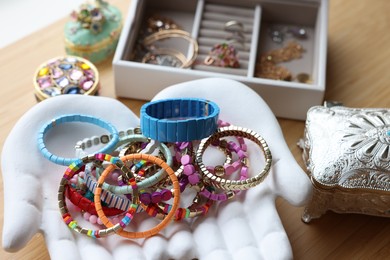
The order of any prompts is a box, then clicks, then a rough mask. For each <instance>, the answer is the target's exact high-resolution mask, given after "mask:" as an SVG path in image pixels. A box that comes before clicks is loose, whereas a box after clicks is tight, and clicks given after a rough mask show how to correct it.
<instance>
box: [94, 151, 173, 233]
mask: <svg viewBox="0 0 390 260" xmlns="http://www.w3.org/2000/svg"><path fill="white" fill-rule="evenodd" d="M120 159H121V161H122V162H123V163H126V162H128V161H137V160H145V161H148V162H151V163H154V164H156V165H157V166H159V167H161V168H162V169H164V170H165V171H166V172H167V173H168V176H169V178H170V179H171V181H172V186H173V194H174V196H173V204H172V208H171V210H170V211H169V212H168V214H167V215H166V217H165V218H164V219H163V220H162V221H161V222H160V223H159V224H158V225H157V226H155V227H154V228H151V229H149V230H147V231H139V232H129V231H125V230H116V231H115V232H116V233H117V234H118V235H120V236H122V237H126V238H146V237H151V236H153V235H156V234H158V233H159V232H160V231H161V230H162V229H164V228H165V227H166V226H167V225H168V224H169V222H170V221H171V220H172V219H173V217H174V215H175V212H176V210H177V208H178V207H179V201H180V186H179V181H178V179H177V177H176V175H175V172H174V171H173V169H172V168H171V167H169V165H168V164H166V163H165V162H164V161H163V160H161V159H160V158H157V157H155V156H153V155H149V154H129V155H126V156H123V157H121V158H120ZM117 167H118V165H115V164H110V165H108V166H107V168H106V169H105V170H104V171H103V173H102V174H101V175H100V178H99V180H98V182H97V187H96V190H95V197H94V201H95V208H96V211H97V213H98V216H99V218H100V220H101V221H102V222H103V224H104V225H105V226H106V227H107V228H111V227H113V226H114V225H113V223H112V222H110V220H109V219H108V218H107V217H106V215H105V214H104V211H103V210H102V205H101V200H100V197H101V193H102V186H103V183H104V180H105V179H106V177H107V176H108V175H109V174H110V173H111V172H112V171H113V170H114V169H116V168H117ZM128 184H129V185H131V186H132V188H133V203H135V200H137V201H139V197H138V192H134V191H137V183H136V181H135V178H131V179H130V180H129V181H128Z"/></svg>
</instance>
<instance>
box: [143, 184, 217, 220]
mask: <svg viewBox="0 0 390 260" xmlns="http://www.w3.org/2000/svg"><path fill="white" fill-rule="evenodd" d="M200 186H202V185H200ZM193 187H196V188H200V187H198V186H193ZM200 189H201V188H200ZM212 204H213V200H211V199H201V198H200V197H199V192H198V194H197V195H196V196H195V198H194V200H193V201H192V204H191V205H190V206H188V207H187V208H177V209H176V211H175V214H174V220H175V221H180V220H182V219H184V218H195V217H198V216H202V215H206V214H207V212H208V210H209V208H210V207H211V206H212ZM141 207H142V208H143V209H144V211H145V212H146V213H147V214H148V215H149V216H152V217H156V218H158V219H164V218H165V217H166V216H167V214H169V213H170V212H171V211H172V210H173V206H172V205H171V204H169V203H166V202H160V203H149V204H147V205H146V204H145V203H142V201H141Z"/></svg>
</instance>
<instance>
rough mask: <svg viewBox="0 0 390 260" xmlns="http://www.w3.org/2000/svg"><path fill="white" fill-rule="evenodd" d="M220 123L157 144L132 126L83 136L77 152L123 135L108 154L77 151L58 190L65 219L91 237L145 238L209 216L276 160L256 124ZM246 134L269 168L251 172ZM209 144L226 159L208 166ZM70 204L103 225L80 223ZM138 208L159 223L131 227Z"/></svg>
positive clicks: (258, 179) (255, 182)
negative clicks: (201, 134) (197, 135)
mask: <svg viewBox="0 0 390 260" xmlns="http://www.w3.org/2000/svg"><path fill="white" fill-rule="evenodd" d="M218 126H219V128H218V129H217V131H216V132H215V133H213V134H212V135H211V136H209V137H206V138H204V139H202V140H201V141H199V140H197V141H186V142H175V143H160V142H157V141H153V140H150V139H148V138H146V137H144V136H142V135H140V134H138V133H139V130H136V129H134V130H127V131H125V132H119V133H118V134H116V133H115V134H113V135H112V136H108V135H104V137H103V136H102V137H101V138H97V137H92V138H91V139H84V140H83V141H80V142H78V143H77V145H76V147H77V149H78V150H79V149H84V148H85V147H91V146H92V145H99V144H100V142H102V143H111V142H112V140H113V138H116V137H117V136H118V135H119V136H120V138H119V140H118V141H117V142H116V148H114V149H111V154H105V153H96V154H92V155H85V153H82V152H81V153H80V151H79V152H78V154H79V155H80V156H82V158H81V159H77V158H75V159H74V160H73V162H72V163H71V164H70V165H69V166H68V168H67V169H66V171H65V173H64V175H63V178H62V180H61V182H60V187H59V191H58V199H59V201H58V205H59V208H60V211H61V215H62V218H63V220H64V222H65V223H66V224H67V225H68V226H69V228H70V229H72V230H74V231H76V232H78V233H81V234H84V235H87V236H89V237H92V238H100V237H104V236H107V235H111V234H118V235H120V236H123V237H126V238H145V237H149V236H152V235H155V234H157V233H159V232H160V231H161V230H162V229H163V228H164V227H166V226H167V225H168V224H169V223H170V221H171V220H175V221H180V220H182V219H185V218H195V217H199V216H203V215H206V214H207V212H208V211H209V209H210V207H212V205H213V204H214V203H216V202H224V201H227V200H229V199H232V198H233V197H234V196H235V195H236V194H237V193H239V192H242V191H243V190H246V189H249V188H251V187H254V186H256V185H259V184H260V183H261V182H262V181H263V180H264V178H265V177H266V176H267V174H268V172H269V170H270V166H271V162H272V157H271V153H270V151H269V148H268V146H267V144H266V142H265V140H264V139H263V138H262V137H261V136H260V135H259V134H257V133H255V132H254V131H252V130H249V129H246V128H242V127H235V126H230V125H229V123H227V122H223V121H221V120H219V121H218ZM40 138H41V135H40ZM246 140H249V141H252V142H254V143H255V144H257V145H258V146H259V147H260V148H261V150H262V152H263V154H264V157H265V166H264V169H263V170H262V171H261V172H260V173H259V174H257V175H256V176H253V177H250V176H249V174H248V171H249V155H248V150H247V143H246ZM208 147H210V150H219V151H221V152H222V153H223V155H224V156H222V157H220V158H224V161H223V162H218V163H217V164H216V165H207V166H206V165H205V163H204V162H203V157H204V154H205V151H206V149H208ZM83 152H84V151H83ZM117 155H121V157H117ZM50 158H51V157H50ZM165 161H166V162H165ZM209 163H210V162H208V163H207V164H209ZM183 194H184V195H183ZM183 196H184V197H185V201H186V204H187V203H188V202H189V201H191V200H192V203H190V205H189V206H186V207H181V205H180V197H183ZM66 197H67V198H68V199H69V202H67V200H66V199H65V198H66ZM67 203H72V204H74V205H73V206H75V207H76V208H77V209H78V211H80V212H81V213H82V215H83V218H84V219H86V220H88V221H89V222H90V223H92V224H95V225H98V226H99V228H103V229H96V230H95V229H86V228H82V227H80V226H79V225H78V223H77V221H76V220H75V219H74V218H73V217H72V216H71V212H70V211H69V210H68V207H67ZM75 207H72V208H75ZM140 211H145V212H146V213H147V214H148V215H149V216H152V217H155V218H157V219H159V220H160V222H159V224H157V226H156V227H154V228H152V229H150V230H147V231H126V230H125V229H127V228H126V227H127V226H128V225H129V224H130V222H131V220H132V218H133V217H134V216H135V215H136V213H138V212H140Z"/></svg>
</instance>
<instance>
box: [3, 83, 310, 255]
mask: <svg viewBox="0 0 390 260" xmlns="http://www.w3.org/2000/svg"><path fill="white" fill-rule="evenodd" d="M173 97H199V98H206V99H209V100H213V101H214V102H216V103H217V104H218V105H219V107H220V109H221V113H220V119H222V120H224V121H227V122H230V123H231V124H234V125H237V126H242V127H246V128H250V129H252V130H255V131H256V132H257V133H259V134H260V135H262V136H263V137H264V138H265V140H266V141H267V143H268V145H269V147H270V149H271V152H272V156H273V165H272V168H271V171H270V173H269V175H268V177H267V178H266V179H265V181H264V182H263V183H262V184H260V185H259V186H257V187H254V188H251V189H250V190H248V191H245V192H241V193H240V194H239V195H238V196H236V197H235V198H233V199H232V200H230V201H226V202H221V203H219V204H217V205H213V206H212V207H211V208H210V211H209V213H208V214H207V215H206V216H205V217H199V218H197V219H195V220H193V221H187V220H184V221H181V222H172V223H171V224H170V225H169V226H168V227H167V228H166V229H164V230H163V231H162V232H161V234H160V235H157V236H154V237H151V238H148V239H139V240H126V239H122V238H121V237H119V236H115V235H114V236H110V237H107V238H103V239H98V240H96V239H91V238H89V237H86V236H83V235H80V234H78V233H75V232H73V231H71V230H70V229H68V227H67V226H66V225H65V224H64V222H63V221H62V218H61V216H60V213H59V210H58V205H57V190H58V184H59V181H60V179H61V177H62V175H63V172H64V170H65V169H66V167H64V166H60V165H55V164H53V163H51V162H50V161H48V160H46V159H45V158H44V157H43V156H42V155H41V154H40V152H39V150H38V147H37V144H36V139H37V134H38V131H39V129H40V128H41V127H42V125H43V124H45V123H47V122H49V121H50V120H51V119H53V118H54V117H57V116H60V115H63V114H71V113H80V114H90V115H94V116H97V117H100V118H102V119H105V120H107V121H109V122H111V123H112V124H113V125H114V126H116V127H117V129H118V130H124V129H127V128H129V127H135V126H137V125H138V123H139V119H138V118H137V117H136V116H135V115H134V114H133V113H132V112H131V111H130V110H129V109H128V108H127V107H125V106H124V105H123V104H121V103H120V102H119V101H117V100H115V99H110V98H104V97H90V96H78V95H77V96H76V95H75V96H69V95H68V96H60V97H56V98H51V99H48V100H46V101H44V102H41V103H39V104H37V105H36V106H34V107H33V108H32V109H31V110H30V111H28V112H27V113H26V114H25V115H24V116H23V117H22V118H20V120H19V121H18V122H17V124H16V125H15V127H14V128H13V129H12V131H11V133H10V134H9V136H8V138H7V140H6V141H5V144H4V147H3V153H2V158H1V159H2V173H3V180H4V200H5V201H4V229H3V247H4V248H5V250H7V251H17V250H19V249H20V248H22V247H23V246H25V245H26V243H27V242H28V241H29V240H30V239H31V237H32V236H33V235H34V234H35V233H37V232H42V233H43V234H44V237H45V241H46V244H47V247H48V251H49V253H50V257H51V258H52V259H95V260H96V259H170V258H173V259H191V258H199V259H213V260H215V259H224V260H225V259H256V260H258V259H290V258H292V251H291V247H290V244H289V241H288V238H287V235H286V233H285V231H284V229H283V226H282V223H281V221H280V218H279V216H278V213H277V211H276V207H275V199H276V197H277V196H281V197H283V198H285V199H286V200H287V201H288V202H289V203H291V204H292V205H297V206H298V205H302V204H303V203H304V202H305V201H306V199H307V198H308V197H309V195H310V192H311V185H310V183H309V180H308V178H307V177H306V175H305V174H304V172H303V171H302V170H301V168H300V167H299V165H298V164H297V163H296V161H295V160H294V158H293V156H292V155H291V153H290V151H289V149H288V147H287V145H286V143H285V141H284V139H283V135H282V132H281V130H280V127H279V125H278V122H277V120H276V119H275V117H274V115H273V114H272V112H271V110H270V109H269V108H268V106H267V105H266V103H265V102H264V101H263V100H262V99H261V98H260V97H259V96H258V95H257V94H256V93H255V92H253V91H252V90H251V89H250V88H248V87H246V86H245V85H243V84H241V83H238V82H236V81H232V80H227V79H203V80H196V81H191V82H185V83H182V84H178V85H175V86H172V87H169V88H167V89H165V90H163V91H162V92H160V93H159V94H158V95H157V96H156V97H155V98H154V99H163V98H173ZM103 132H104V131H103V130H100V129H99V128H97V127H96V128H95V127H90V125H89V124H81V123H68V124H63V125H61V126H58V129H56V128H54V129H53V130H52V131H50V132H49V133H50V134H48V137H47V139H48V140H47V147H48V148H49V149H51V151H52V152H54V153H58V155H61V156H66V157H74V150H73V149H74V144H75V143H76V142H77V141H78V140H80V139H83V138H85V137H90V136H92V135H97V134H101V133H103ZM248 149H249V150H253V149H257V148H256V146H255V145H254V144H253V143H250V144H249V147H248ZM215 156H216V157H218V156H217V155H215ZM213 158H214V155H213V154H211V155H210V158H209V159H211V160H212V159H213ZM250 163H251V166H250V167H251V168H256V165H257V166H258V167H257V168H261V165H259V164H261V160H257V159H256V158H253V157H250ZM251 174H252V175H253V174H256V173H254V172H252V171H251ZM78 214H79V213H78ZM79 215H80V214H79ZM145 215H146V214H145ZM75 217H76V218H77V216H75ZM77 220H78V222H79V224H80V225H82V226H87V227H88V225H89V227H91V224H90V223H88V222H85V221H83V219H82V217H81V216H78V218H77ZM296 221H300V219H297V220H296ZM156 223H157V220H155V219H153V218H151V217H145V216H143V215H140V216H138V215H136V217H135V218H134V220H133V222H132V225H133V226H135V227H136V228H138V229H140V230H146V229H148V228H150V227H151V226H153V225H155V224H156Z"/></svg>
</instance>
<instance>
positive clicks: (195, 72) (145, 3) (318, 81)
mask: <svg viewBox="0 0 390 260" xmlns="http://www.w3.org/2000/svg"><path fill="white" fill-rule="evenodd" d="M232 10H233V11H232ZM147 14H148V15H149V14H158V15H161V16H164V17H167V18H169V19H172V20H173V21H174V22H175V23H176V24H177V25H179V26H180V27H181V29H183V30H185V31H187V32H189V33H191V35H192V37H193V38H194V39H196V40H197V42H198V43H199V54H198V58H197V60H196V62H195V63H194V65H193V66H191V67H190V68H186V69H183V68H175V67H167V66H159V65H153V64H145V63H142V62H140V61H135V60H132V56H133V55H134V50H135V49H134V48H135V46H136V43H137V40H139V39H138V36H139V30H140V28H141V26H143V24H144V22H145V16H146V15H147ZM327 19H328V1H327V0H310V1H287V0H243V1H232V0H210V1H209V0H187V1H180V0H166V1H154V0H132V1H131V4H130V9H129V12H128V16H127V18H126V21H125V24H124V27H123V30H122V34H121V37H120V40H119V43H118V47H117V50H116V53H115V56H114V59H113V68H114V76H115V89H116V95H117V96H119V97H127V98H135V99H142V100H150V99H151V98H152V97H153V96H154V95H155V94H156V93H158V92H159V91H161V90H162V89H164V88H165V87H167V86H170V85H173V84H177V83H180V82H184V81H188V80H194V79H199V78H206V77H220V78H230V79H234V80H237V81H240V82H242V83H244V84H246V85H248V86H249V87H251V88H252V89H253V90H255V91H256V92H257V93H259V94H260V95H261V97H262V98H263V99H264V100H265V101H266V102H267V104H268V105H269V106H270V107H271V109H272V111H273V113H274V114H275V115H276V116H278V117H284V118H291V119H300V120H304V119H305V118H306V112H307V110H308V109H309V108H310V107H312V106H314V105H320V104H321V103H322V102H323V97H324V92H325V68H326V50H327ZM232 20H233V21H234V20H237V21H240V22H242V23H243V24H244V28H245V29H244V32H245V49H243V48H240V47H239V48H238V54H239V58H240V68H239V69H233V68H221V67H215V66H206V65H204V64H202V61H203V60H204V58H205V57H206V56H207V53H208V51H209V50H210V49H211V47H212V46H213V45H214V44H216V43H221V42H223V41H224V38H223V37H222V38H220V37H221V36H220V35H223V32H224V31H223V25H224V24H225V23H226V22H228V21H232ZM218 24H220V28H218ZM271 26H272V27H273V28H274V27H275V26H278V27H281V28H283V27H285V28H287V27H289V26H290V27H291V26H296V27H299V28H304V29H305V30H306V32H307V38H306V39H304V40H301V39H298V40H297V41H298V42H299V43H300V44H301V45H302V47H303V48H304V50H305V52H304V53H303V56H302V58H301V59H296V60H292V61H289V62H285V63H283V64H281V65H282V66H284V67H286V68H287V69H288V70H289V71H291V73H292V75H293V76H296V75H297V74H298V73H301V72H304V73H307V74H309V75H310V76H311V82H310V83H299V82H297V81H295V80H293V81H281V80H272V79H265V78H259V77H256V73H255V71H256V63H258V58H259V55H260V54H261V53H264V52H266V51H269V50H273V49H277V48H281V47H282V46H283V45H282V44H280V43H277V42H274V41H273V40H272V38H271V37H270V27H271ZM213 30H214V31H213ZM215 30H219V31H220V32H219V33H215ZM289 40H295V39H294V37H292V36H291V35H289V37H286V39H285V40H284V43H283V44H285V43H286V42H288V41H289ZM169 44H172V45H171V46H170V47H171V48H178V49H180V48H181V50H183V44H182V42H178V41H172V43H169ZM188 46H189V45H188V44H187V45H184V48H186V47H187V49H184V50H183V52H185V53H190V52H191V50H189V49H188V48H189V47H188ZM210 46H211V47H210ZM221 95H223V93H221Z"/></svg>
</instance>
